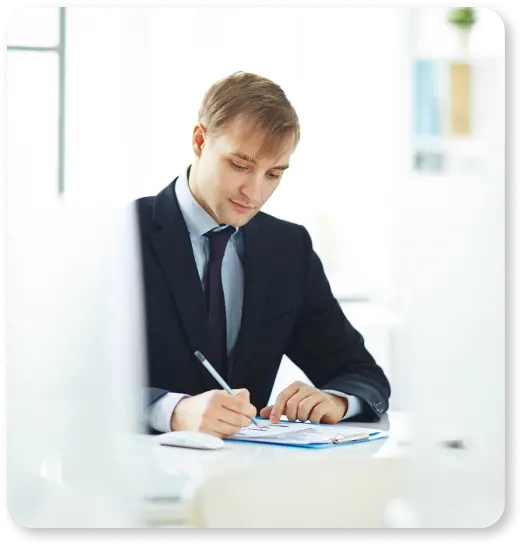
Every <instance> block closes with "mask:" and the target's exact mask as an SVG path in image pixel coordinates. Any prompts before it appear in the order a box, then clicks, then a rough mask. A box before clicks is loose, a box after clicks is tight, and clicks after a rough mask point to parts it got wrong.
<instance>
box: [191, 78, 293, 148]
mask: <svg viewBox="0 0 524 547" xmlns="http://www.w3.org/2000/svg"><path fill="white" fill-rule="evenodd" d="M240 120H242V121H244V122H247V124H246V126H245V127H243V131H245V133H246V134H251V133H254V132H257V131H262V132H263V133H264V135H265V138H264V141H263V145H262V149H261V150H260V151H259V156H263V155H266V154H267V155H271V154H272V153H277V152H278V151H279V150H281V148H282V146H283V144H284V142H285V141H287V139H288V138H289V137H290V136H293V141H294V142H293V149H295V148H296V146H297V144H298V142H299V140H300V124H299V121H298V116H297V113H296V112H295V109H294V108H293V106H292V105H291V103H290V101H289V99H288V98H287V97H286V94H285V93H284V91H283V90H282V88H281V87H280V86H278V85H277V84H276V83H274V82H273V81H271V80H269V79H268V78H265V77H263V76H259V75H257V74H252V73H249V72H241V71H240V72H235V73H233V74H231V75H230V76H227V77H226V78H222V79H221V80H218V81H217V82H215V83H214V84H213V85H212V86H211V87H210V88H209V89H208V91H207V92H206V94H205V95H204V99H203V101H202V104H201V106H200V108H199V111H198V121H199V122H200V123H202V124H203V125H204V126H205V127H206V129H207V131H208V132H209V134H210V135H219V134H220V133H221V132H223V131H224V130H226V129H228V128H230V127H231V125H232V124H235V125H236V124H238V123H239V122H240Z"/></svg>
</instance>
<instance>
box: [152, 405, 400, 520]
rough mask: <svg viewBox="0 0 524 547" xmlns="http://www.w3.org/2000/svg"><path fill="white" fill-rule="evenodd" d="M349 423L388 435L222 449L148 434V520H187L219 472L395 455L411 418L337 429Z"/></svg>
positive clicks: (390, 416)
mask: <svg viewBox="0 0 524 547" xmlns="http://www.w3.org/2000/svg"><path fill="white" fill-rule="evenodd" d="M347 426H362V427H372V428H375V429H381V430H384V431H388V432H389V437H388V438H386V439H379V440H377V441H371V442H365V443H357V444H352V445H345V446H344V445H340V446H337V447H333V448H329V449H324V450H312V449H308V448H297V447H289V446H277V445H269V444H258V443H248V442H246V443H244V442H236V441H226V443H225V446H224V447H223V448H222V449H220V450H195V449H187V448H178V447H167V446H160V445H159V444H158V442H157V441H156V440H155V436H148V437H147V440H146V442H147V443H149V444H150V452H151V457H152V470H151V471H152V473H151V482H150V485H149V490H148V496H147V497H148V500H149V501H148V502H147V504H146V509H145V511H146V520H147V521H148V522H149V523H150V524H153V525H154V524H155V523H158V524H174V525H176V524H179V525H180V524H183V508H184V505H185V503H186V502H187V500H188V499H189V498H190V497H191V495H192V493H193V492H194V489H195V488H196V487H197V486H198V485H199V484H201V482H202V481H205V480H206V478H208V477H210V476H213V475H215V474H220V473H224V472H228V471H231V470H235V471H239V470H242V469H249V468H254V467H257V468H259V467H260V466H262V465H274V464H277V463H280V462H283V463H286V462H290V461H294V462H297V461H300V462H303V461H305V462H311V461H315V460H322V461H323V462H326V461H333V460H340V459H348V458H383V457H394V456H398V455H400V454H401V453H402V451H403V443H404V442H405V441H406V439H407V436H408V428H407V420H406V416H405V415H404V414H402V413H395V412H390V413H389V414H388V415H387V416H383V417H382V419H381V421H380V422H374V423H356V422H351V423H347V424H337V426H336V427H337V428H339V427H347Z"/></svg>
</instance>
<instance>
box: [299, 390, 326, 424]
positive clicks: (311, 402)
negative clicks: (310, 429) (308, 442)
mask: <svg viewBox="0 0 524 547" xmlns="http://www.w3.org/2000/svg"><path fill="white" fill-rule="evenodd" d="M323 399H324V398H323V396H322V394H321V393H313V394H312V395H309V397H306V398H305V399H302V400H301V401H300V402H299V403H298V408H297V420H299V421H301V422H306V421H307V420H309V417H310V415H311V411H312V410H313V408H314V407H315V406H316V405H318V404H319V403H321V402H322V401H323Z"/></svg>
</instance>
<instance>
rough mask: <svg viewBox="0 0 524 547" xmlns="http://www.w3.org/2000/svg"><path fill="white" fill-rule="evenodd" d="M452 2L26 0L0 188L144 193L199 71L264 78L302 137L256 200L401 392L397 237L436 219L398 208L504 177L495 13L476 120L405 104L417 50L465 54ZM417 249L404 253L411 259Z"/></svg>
mask: <svg viewBox="0 0 524 547" xmlns="http://www.w3.org/2000/svg"><path fill="white" fill-rule="evenodd" d="M448 10H449V8H444V7H442V8H422V7H419V8H276V9H275V8H25V9H23V10H21V11H19V12H18V13H17V14H16V16H15V17H14V18H13V19H12V21H11V22H10V25H9V27H8V62H7V70H8V111H7V139H8V140H7V144H8V156H7V160H8V199H9V200H11V204H12V203H14V202H16V201H17V200H18V199H20V200H23V201H24V203H27V201H30V202H33V203H38V202H46V201H53V200H66V201H69V202H73V203H74V202H92V203H101V202H122V203H123V202H125V201H126V200H132V199H134V198H136V197H139V196H143V195H153V194H156V193H157V192H158V191H159V190H160V189H161V188H163V187H164V186H165V184H166V183H167V182H168V181H170V180H172V179H173V178H174V176H176V175H177V173H179V172H180V170H181V169H182V168H183V167H184V166H186V165H187V164H189V163H190V162H191V157H192V151H191V146H190V134H191V130H192V126H193V124H194V122H195V120H196V112H197V110H198V106H199V102H200V100H201V98H202V96H203V93H204V92H205V90H206V89H207V87H208V86H209V85H210V83H212V82H213V81H215V80H216V79H218V78H220V77H222V76H224V75H227V74H229V73H231V72H234V71H236V70H246V71H252V72H257V73H260V74H262V75H265V76H268V77H269V78H272V79H274V80H275V81H276V82H277V83H279V84H280V85H281V86H282V87H283V89H284V90H285V91H286V93H287V94H288V96H289V97H290V100H291V101H292V102H293V104H294V105H295V107H296V109H297V111H298V114H299V116H300V120H301V124H302V131H303V139H302V142H301V143H300V146H299V148H298V149H297V152H296V153H295V155H294V156H293V158H292V169H290V170H289V172H288V173H286V176H285V177H284V179H283V182H282V184H281V186H280V188H279V189H278V191H277V193H276V194H275V195H274V196H273V197H272V199H271V200H270V201H269V202H268V203H267V205H266V208H265V210H266V212H268V213H270V214H275V215H276V216H279V217H281V218H285V219H287V220H291V221H294V222H299V223H302V224H304V225H305V226H306V227H307V228H308V230H309V231H310V233H311V235H312V237H313V241H314V244H315V247H316V249H317V252H318V253H319V255H320V257H321V259H322V260H323V263H324V265H325V268H326V271H327V274H328V276H329V279H330V280H331V283H332V287H333V291H334V292H335V294H336V296H337V297H338V298H339V299H340V301H341V303H342V305H343V307H344V310H345V311H346V313H347V315H348V317H349V319H350V320H351V321H352V322H353V323H354V324H355V325H356V327H357V328H359V329H360V330H361V331H362V333H363V334H364V337H365V340H366V343H367V345H368V346H369V348H370V350H371V351H372V353H373V354H374V355H375V356H376V359H377V360H378V362H379V363H380V364H381V365H382V366H383V367H384V369H385V370H386V372H387V374H388V375H389V376H390V377H391V380H392V383H393V385H394V386H395V389H394V390H393V397H392V407H393V408H398V407H399V405H401V393H402V386H401V383H398V382H396V380H397V378H399V376H400V375H401V374H402V372H401V370H402V364H401V363H400V362H399V360H400V359H399V355H397V353H396V346H395V343H396V333H397V328H398V326H399V322H400V321H401V320H402V310H403V307H402V306H403V305H404V304H405V298H404V297H405V296H406V294H405V291H406V290H407V288H406V286H405V283H404V281H405V280H406V276H407V274H408V264H409V261H408V260H407V257H406V256H404V254H403V248H406V247H404V246H403V245H402V241H403V240H402V238H405V237H408V233H409V238H410V243H411V245H412V246H413V247H414V248H415V247H416V248H417V249H419V250H420V251H421V252H422V253H423V252H424V249H426V250H429V251H430V250H431V249H432V241H434V238H435V237H436V236H437V234H438V233H441V234H442V231H441V230H442V226H441V225H440V224H439V225H436V224H434V223H432V221H431V220H430V218H428V216H427V214H425V213H421V212H420V209H419V215H418V216H416V217H415V216H413V215H410V212H411V213H412V212H414V211H415V210H416V209H417V207H419V199H428V200H432V199H434V198H436V193H435V192H437V193H438V192H442V193H441V198H442V199H446V203H445V207H446V211H447V214H449V217H451V216H453V207H456V211H455V212H456V213H457V214H460V215H464V216H463V217H462V218H463V221H464V222H467V220H468V218H467V214H468V211H467V210H464V209H463V208H462V207H463V203H462V202H461V201H460V200H459V201H457V202H456V203H455V204H454V200H453V199H449V200H448V199H447V198H445V196H446V195H448V194H446V193H445V191H444V190H442V189H444V188H451V187H453V186H455V187H457V182H458V183H459V185H462V187H464V188H465V186H466V185H469V186H468V188H469V189H471V190H474V189H475V188H484V187H485V186H486V184H489V182H488V181H489V180H497V181H498V182H499V183H501V181H502V178H501V177H503V158H504V99H503V94H504V57H503V54H504V36H503V32H504V31H503V26H502V23H501V21H500V19H499V18H498V16H497V15H496V14H495V13H494V12H493V11H491V10H489V9H487V8H486V9H484V8H481V9H478V10H477V12H478V13H477V21H476V23H475V25H474V27H473V29H472V32H471V36H470V39H469V46H468V51H467V55H468V62H469V63H470V65H471V67H472V71H473V77H472V82H471V83H470V87H471V89H470V93H471V104H470V106H471V113H470V115H471V132H470V134H469V135H467V136H466V137H464V136H459V137H457V136H454V135H450V134H449V132H448V133H447V132H446V128H443V129H442V131H441V132H440V133H439V131H438V128H437V129H436V130H433V133H432V132H431V130H430V131H428V132H426V134H425V133H424V126H423V125H421V124H420V122H417V120H416V119H415V118H416V117H417V116H418V117H419V118H420V119H423V116H424V110H423V108H424V104H423V103H420V100H424V99H423V98H422V99H420V98H419V97H418V96H416V94H417V87H416V84H417V82H416V78H417V73H416V70H417V63H420V61H421V60H423V61H426V62H428V61H429V62H430V63H433V64H434V65H435V66H436V67H437V70H438V67H439V66H440V70H443V69H442V67H444V68H447V67H448V66H449V64H450V63H452V62H454V61H457V59H458V61H460V60H461V59H462V58H463V57H464V55H465V53H464V50H463V46H462V43H461V41H460V36H458V35H457V33H456V32H455V31H454V29H452V28H451V26H450V25H449V24H448V23H447V17H446V14H447V11H448ZM319 29H329V32H326V31H321V30H319ZM253 37H255V39H253ZM461 48H462V49H461ZM462 60H463V59H462ZM440 85H441V86H442V85H446V83H444V84H440ZM435 89H436V91H435V93H437V94H439V95H437V96H436V97H434V99H435V102H437V103H440V107H441V108H442V109H443V111H442V112H440V113H439V112H438V111H436V110H435V109H434V110H433V111H432V113H433V115H434V117H435V112H436V118H437V119H442V120H443V121H444V122H445V116H446V111H445V108H446V104H445V99H446V96H447V95H446V89H440V90H438V89H437V87H435ZM417 100H418V101H419V103H417ZM417 104H418V106H417ZM417 108H418V109H419V110H421V112H422V113H420V112H419V111H418V110H417ZM417 123H418V125H417ZM421 127H422V129H420V128H421ZM424 154H426V156H424ZM435 155H436V156H437V157H438V158H440V163H442V162H444V161H445V162H446V166H445V167H442V166H441V167H440V170H439V169H434V168H433V169H432V168H431V159H432V158H434V157H435ZM421 157H423V159H424V158H425V159H426V164H427V165H429V168H428V167H426V168H425V169H424V168H423V167H420V165H423V163H422V162H421V160H420V158H421ZM465 191H467V190H465ZM448 197H452V195H451V194H449V195H448ZM437 199H438V198H437ZM410 200H411V201H410ZM433 203H434V210H433V211H434V212H436V208H437V207H438V206H437V205H436V204H435V203H436V202H433ZM441 205H442V206H444V202H442V203H441ZM426 213H427V211H426ZM424 216H425V217H426V218H424ZM449 217H448V218H449ZM446 245H447V246H448V248H447V252H448V251H449V250H450V248H451V246H452V245H453V239H452V238H450V239H446ZM458 251H459V250H458V249H457V252H458ZM418 258H419V260H420V261H419V262H418V263H417V264H416V265H414V264H413V263H412V264H411V266H410V267H411V268H412V270H411V271H414V270H413V268H416V267H418V266H419V265H420V267H422V266H423V260H422V257H421V256H419V257H418ZM419 273H422V270H421V272H419ZM440 274H442V276H445V272H440ZM443 291H444V294H443V295H442V296H443V297H444V298H446V295H445V290H444V289H443ZM403 298H404V300H403ZM430 330H431V328H430V326H429V325H428V331H430ZM296 378H298V379H305V378H304V377H303V375H302V374H301V373H300V371H298V370H296V369H295V367H294V366H293V365H292V364H291V363H290V362H289V361H288V360H286V359H285V360H284V364H283V367H282V369H281V372H280V375H279V377H278V380H277V386H276V388H275V393H276V392H277V391H278V390H279V389H280V388H281V387H282V386H283V385H287V383H289V381H290V380H291V379H296Z"/></svg>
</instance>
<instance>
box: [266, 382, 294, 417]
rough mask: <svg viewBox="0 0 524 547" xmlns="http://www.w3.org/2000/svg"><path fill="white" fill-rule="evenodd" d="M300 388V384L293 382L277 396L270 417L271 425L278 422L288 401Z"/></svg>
mask: <svg viewBox="0 0 524 547" xmlns="http://www.w3.org/2000/svg"><path fill="white" fill-rule="evenodd" d="M300 386H301V382H293V383H292V384H291V385H290V386H288V387H286V389H284V390H283V391H281V392H280V393H279V394H278V397H277V399H276V401H275V404H274V405H273V410H272V411H271V415H270V420H271V423H274V424H276V423H277V422H278V421H279V420H280V418H281V417H282V414H283V413H284V409H285V408H286V404H287V402H288V400H289V399H290V398H291V397H293V395H295V393H298V391H299V389H300Z"/></svg>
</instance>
